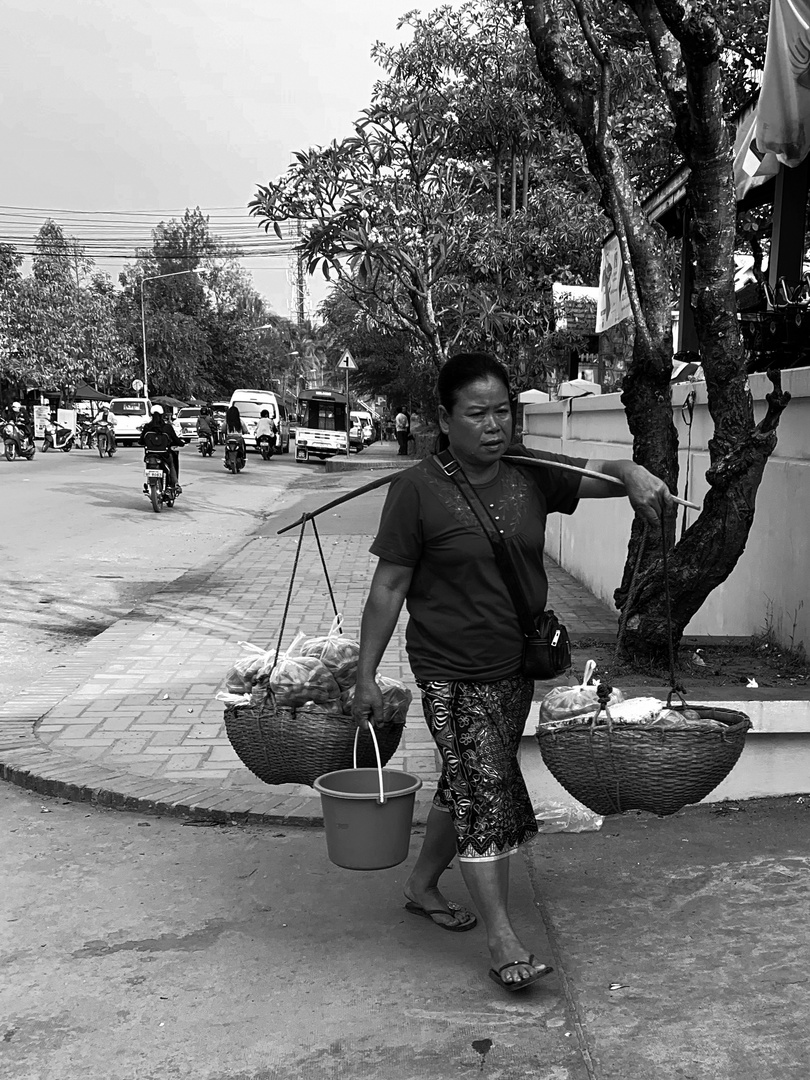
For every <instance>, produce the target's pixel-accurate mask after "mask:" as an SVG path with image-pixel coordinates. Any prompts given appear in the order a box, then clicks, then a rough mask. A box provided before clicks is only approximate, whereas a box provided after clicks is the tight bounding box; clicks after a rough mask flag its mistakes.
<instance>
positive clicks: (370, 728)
mask: <svg viewBox="0 0 810 1080" xmlns="http://www.w3.org/2000/svg"><path fill="white" fill-rule="evenodd" d="M368 731H369V734H370V735H371V741H372V742H373V743H374V753H375V754H376V755H377V775H378V776H379V778H380V797H379V799H377V802H378V803H379V804H380V806H384V805H385V802H386V798H385V788H384V787H383V774H382V761H381V759H380V748H379V746H378V745H377V736H376V735H375V734H374V726H373V725H372V724H369V725H368ZM359 737H360V728H356V729H355V732H354V752H353V754H352V761H353V762H354V767H355V769H356V768H357V740H358V738H359Z"/></svg>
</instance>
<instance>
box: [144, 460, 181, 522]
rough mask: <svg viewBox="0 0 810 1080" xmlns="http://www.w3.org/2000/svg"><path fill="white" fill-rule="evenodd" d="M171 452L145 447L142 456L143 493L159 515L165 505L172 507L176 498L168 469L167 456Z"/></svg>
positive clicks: (175, 491)
mask: <svg viewBox="0 0 810 1080" xmlns="http://www.w3.org/2000/svg"><path fill="white" fill-rule="evenodd" d="M170 453H171V450H169V449H166V450H163V449H157V448H155V447H147V448H146V451H145V453H144V455H143V463H144V477H145V483H144V487H145V489H146V490H145V491H144V494H145V495H148V496H149V499H150V500H151V503H152V509H153V510H154V511H155V513H156V514H159V513H160V511H161V510H162V509H163V504H164V503H165V504H166V505H167V506H168V507H172V506H174V500H175V499H176V498H177V495H178V493H177V490H176V489H175V488H174V487H173V485H172V483H171V469H170V468H169V454H170Z"/></svg>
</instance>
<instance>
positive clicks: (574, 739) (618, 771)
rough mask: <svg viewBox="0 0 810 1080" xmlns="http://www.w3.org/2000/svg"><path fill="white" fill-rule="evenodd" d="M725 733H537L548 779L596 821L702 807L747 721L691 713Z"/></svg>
mask: <svg viewBox="0 0 810 1080" xmlns="http://www.w3.org/2000/svg"><path fill="white" fill-rule="evenodd" d="M690 709H694V710H695V711H696V712H698V713H699V714H700V717H701V719H703V720H717V721H719V722H720V723H721V724H724V725H725V730H724V731H703V730H700V729H694V730H690V729H689V728H650V727H640V726H633V725H630V724H610V725H608V724H604V723H603V724H599V725H593V724H591V723H589V722H584V723H581V724H574V725H572V726H571V727H566V728H561V729H558V730H551V731H544V730H543V728H542V725H541V727H540V728H538V731H537V741H538V743H539V745H540V753H541V754H542V756H543V761H544V762H545V763H546V766H547V768H548V770H549V772H550V773H551V774H552V776H553V777H554V778H555V779H556V780H558V781H559V783H560V784H562V786H563V787H564V788H565V789H566V791H568V792H570V793H571V794H572V795H573V796H574V798H575V799H577V800H579V802H581V803H584V804H585V806H587V807H588V808H589V809H590V810H593V812H594V813H595V814H601V815H603V816H605V817H607V816H608V815H610V814H621V813H623V812H624V811H625V810H648V811H650V813H653V814H657V815H658V816H659V817H666V816H668V815H669V814H675V813H677V812H678V810H681V809H683V807H684V806H686V805H687V804H688V803H696V802H700V800H701V799H703V798H705V797H706V796H707V795H708V794H709V792H710V791H712V790H713V789H714V788H716V787H717V785H718V784H719V783H720V782H721V780H724V779H725V777H726V776H727V775H728V774H729V772H731V770H732V768H733V767H734V765H735V764H736V762H737V759H738V758H739V756H740V754H741V753H742V749H743V745H744V743H745V736H746V732H747V731H748V729H749V728H750V727H751V721H750V720H749V719H748V717H747V716H746V715H745V713H742V712H738V711H736V710H735V709H722V708H716V707H713V706H708V705H690Z"/></svg>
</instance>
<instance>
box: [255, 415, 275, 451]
mask: <svg viewBox="0 0 810 1080" xmlns="http://www.w3.org/2000/svg"><path fill="white" fill-rule="evenodd" d="M276 430H277V429H276V425H275V422H274V421H273V420H272V419H271V417H270V412H269V410H268V409H262V411H261V414H260V416H259V422H258V424H257V425H256V445H257V446H261V440H262V439H263V438H266V439H269V440H270V453H272V452H273V451H274V450H275V448H276Z"/></svg>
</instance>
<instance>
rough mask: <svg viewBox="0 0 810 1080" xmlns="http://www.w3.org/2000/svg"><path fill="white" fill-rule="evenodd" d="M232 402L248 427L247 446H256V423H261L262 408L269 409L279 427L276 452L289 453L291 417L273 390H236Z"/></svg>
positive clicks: (272, 418) (271, 417) (271, 416)
mask: <svg viewBox="0 0 810 1080" xmlns="http://www.w3.org/2000/svg"><path fill="white" fill-rule="evenodd" d="M230 404H231V405H235V406H236V407H237V409H238V410H239V415H240V416H241V417H242V420H243V421H244V423H245V427H246V428H247V429H248V430H247V434H246V435H245V446H251V447H253V448H254V449H255V448H256V425H257V424H258V423H259V416H260V415H261V412H262V409H267V411H268V412H269V413H270V419H271V420H273V421H275V424H276V428H277V431H276V453H277V454H289V452H290V418H289V416H288V415H287V410H286V408H285V407H284V405H283V404H282V402H281V401H280V399H279V398H278V397H277V396H276V395H275V394H274V393H273V392H272V390H234V392H233V393H232V394H231V401H230Z"/></svg>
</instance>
